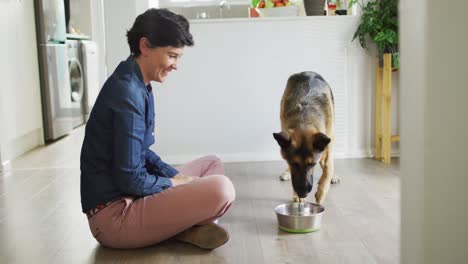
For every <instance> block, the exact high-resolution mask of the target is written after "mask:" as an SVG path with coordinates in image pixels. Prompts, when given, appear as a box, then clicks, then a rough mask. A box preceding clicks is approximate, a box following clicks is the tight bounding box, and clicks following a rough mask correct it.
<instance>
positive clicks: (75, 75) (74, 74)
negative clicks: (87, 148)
mask: <svg viewBox="0 0 468 264" xmlns="http://www.w3.org/2000/svg"><path fill="white" fill-rule="evenodd" d="M65 44H66V46H67V55H68V70H69V73H70V95H71V96H70V101H71V111H70V114H71V120H72V125H73V127H74V128H75V127H77V126H80V125H82V124H84V123H85V114H84V107H83V95H84V93H85V83H84V71H83V66H82V55H81V43H80V41H79V40H72V39H67V40H66V42H65Z"/></svg>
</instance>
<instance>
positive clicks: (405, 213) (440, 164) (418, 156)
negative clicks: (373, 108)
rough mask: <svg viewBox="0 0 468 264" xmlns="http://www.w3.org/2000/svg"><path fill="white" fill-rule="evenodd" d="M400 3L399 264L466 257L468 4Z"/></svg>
mask: <svg viewBox="0 0 468 264" xmlns="http://www.w3.org/2000/svg"><path fill="white" fill-rule="evenodd" d="M450 6H452V7H454V8H447V3H445V2H441V1H435V0H432V1H423V0H418V1H411V2H408V3H407V2H405V1H401V7H400V9H401V11H400V14H401V40H402V43H401V51H402V60H401V63H402V76H401V88H402V89H401V92H402V96H401V98H402V112H403V113H404V115H402V135H401V140H402V142H401V143H402V144H401V145H402V150H401V176H402V199H401V200H402V233H401V238H402V247H401V250H402V254H401V256H402V259H401V262H402V263H411V264H419V263H424V264H431V263H466V262H467V257H468V253H467V252H468V246H467V245H468V229H467V227H466V223H467V219H468V203H467V201H468V192H467V191H466V187H467V186H468V177H467V171H468V165H467V164H468V158H467V155H466V153H467V152H466V150H467V149H468V141H467V140H466V135H468V123H467V122H466V116H467V115H468V105H467V103H466V100H467V98H468V90H467V85H466V76H468V67H467V66H466V61H468V53H466V52H465V50H466V47H467V46H468V39H467V34H466V32H467V31H466V25H467V24H468V18H467V17H466V15H465V10H467V8H468V2H466V1H462V0H459V1H452V2H451V3H450Z"/></svg>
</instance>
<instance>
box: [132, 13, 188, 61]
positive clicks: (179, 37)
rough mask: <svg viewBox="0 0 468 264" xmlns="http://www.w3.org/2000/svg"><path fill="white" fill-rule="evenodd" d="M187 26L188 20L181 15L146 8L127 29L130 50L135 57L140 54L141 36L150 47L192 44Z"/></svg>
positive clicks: (178, 46)
mask: <svg viewBox="0 0 468 264" xmlns="http://www.w3.org/2000/svg"><path fill="white" fill-rule="evenodd" d="M189 27H190V26H189V22H188V20H187V19H186V18H185V17H183V16H181V15H178V14H174V13H173V12H171V11H169V10H167V9H156V8H151V9H148V10H147V11H146V12H144V13H143V14H141V15H139V16H138V17H137V18H136V19H135V22H134V23H133V26H132V28H131V29H130V30H129V31H127V41H128V45H129V46H130V52H131V53H132V55H133V56H135V57H138V56H140V54H141V51H140V39H141V38H142V37H145V38H147V39H148V40H149V42H150V43H151V45H152V46H151V47H152V48H155V47H167V46H172V47H177V48H180V47H184V46H193V44H194V43H193V39H192V34H191V33H190V31H189Z"/></svg>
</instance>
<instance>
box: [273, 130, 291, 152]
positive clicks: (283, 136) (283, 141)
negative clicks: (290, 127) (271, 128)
mask: <svg viewBox="0 0 468 264" xmlns="http://www.w3.org/2000/svg"><path fill="white" fill-rule="evenodd" d="M273 137H274V138H275V139H276V141H277V142H278V145H280V147H281V148H282V149H287V148H288V147H289V146H291V138H290V137H289V135H288V133H286V132H284V131H281V132H279V133H273Z"/></svg>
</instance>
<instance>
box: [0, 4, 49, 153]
mask: <svg viewBox="0 0 468 264" xmlns="http://www.w3.org/2000/svg"><path fill="white" fill-rule="evenodd" d="M0 21H1V23H0V36H1V41H0V58H1V62H0V80H1V81H2V85H1V86H0V100H1V102H0V124H1V129H0V147H1V151H0V153H1V157H2V161H3V162H5V161H8V160H11V159H13V158H15V157H16V156H18V155H20V154H22V153H24V152H25V151H27V150H29V149H31V148H33V147H35V146H37V145H40V144H43V132H42V110H41V97H40V82H39V68H38V57H37V46H36V30H35V21H34V6H33V1H17V0H7V1H0Z"/></svg>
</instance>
